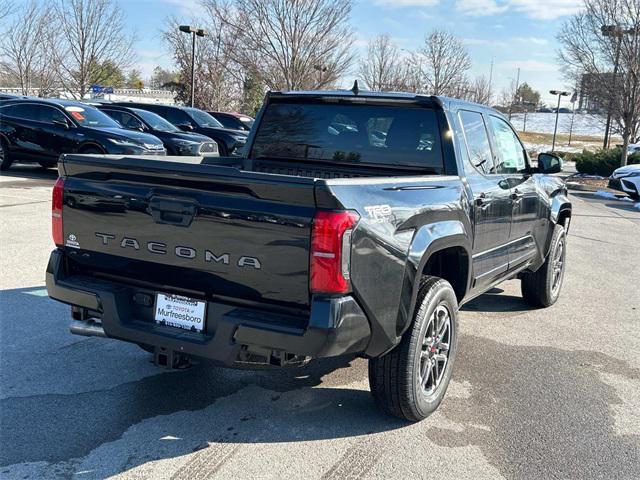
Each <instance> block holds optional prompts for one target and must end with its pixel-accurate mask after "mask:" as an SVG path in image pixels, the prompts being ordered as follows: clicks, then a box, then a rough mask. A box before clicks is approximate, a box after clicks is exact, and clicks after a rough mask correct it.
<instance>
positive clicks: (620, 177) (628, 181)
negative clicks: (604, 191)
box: [609, 164, 640, 201]
mask: <svg viewBox="0 0 640 480" xmlns="http://www.w3.org/2000/svg"><path fill="white" fill-rule="evenodd" d="M609 188H613V189H615V190H620V191H621V192H624V193H626V194H627V195H629V196H630V197H631V198H633V199H634V200H637V201H640V165H638V164H636V165H626V166H624V167H620V168H618V169H616V170H614V172H613V173H612V174H611V176H610V177H609Z"/></svg>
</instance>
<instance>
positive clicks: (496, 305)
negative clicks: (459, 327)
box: [460, 288, 533, 312]
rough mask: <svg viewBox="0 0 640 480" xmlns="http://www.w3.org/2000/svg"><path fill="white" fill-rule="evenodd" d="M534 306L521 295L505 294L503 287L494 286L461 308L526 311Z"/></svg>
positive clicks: (491, 310) (479, 310)
mask: <svg viewBox="0 0 640 480" xmlns="http://www.w3.org/2000/svg"><path fill="white" fill-rule="evenodd" d="M532 308H533V307H531V305H529V304H528V303H526V302H525V301H524V300H523V299H522V297H521V296H515V295H505V294H504V290H502V289H501V288H492V289H491V290H489V291H488V292H487V293H485V294H484V295H481V296H479V297H477V298H474V299H473V300H471V301H470V302H469V303H466V304H465V305H463V306H462V308H461V309H460V310H461V311H462V312H465V311H467V312H525V311H530V310H531V309H532Z"/></svg>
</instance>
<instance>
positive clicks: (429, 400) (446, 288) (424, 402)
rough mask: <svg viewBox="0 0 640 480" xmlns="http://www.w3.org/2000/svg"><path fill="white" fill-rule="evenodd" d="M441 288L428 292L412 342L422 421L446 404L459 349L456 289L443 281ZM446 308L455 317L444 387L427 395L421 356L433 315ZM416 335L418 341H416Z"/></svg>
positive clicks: (415, 392) (414, 389)
mask: <svg viewBox="0 0 640 480" xmlns="http://www.w3.org/2000/svg"><path fill="white" fill-rule="evenodd" d="M437 285H438V286H437V287H436V288H434V289H433V291H432V292H427V294H426V296H425V297H424V299H423V301H422V303H421V305H420V308H419V309H418V312H417V313H416V317H415V322H416V324H415V329H416V330H417V332H414V334H413V335H414V338H413V340H414V341H413V342H411V343H412V344H413V345H412V347H413V348H412V351H411V352H410V355H411V365H412V371H411V375H412V382H413V383H412V393H413V396H414V399H415V402H414V405H415V407H416V409H417V410H418V414H419V416H420V417H426V416H428V415H429V414H431V413H432V412H433V411H434V410H435V409H436V408H438V406H439V405H440V403H441V402H442V399H443V397H444V395H445V393H446V391H447V387H448V386H449V381H450V380H451V374H452V371H453V366H454V363H455V358H456V353H457V349H458V302H457V299H456V297H455V293H454V292H453V289H452V288H451V286H450V285H449V284H448V283H447V282H445V281H443V280H440V281H439V283H438V284H437ZM442 304H443V305H445V306H446V308H447V309H448V310H449V314H450V316H451V341H450V344H449V356H448V360H447V366H446V368H445V372H444V375H443V377H442V380H441V382H440V385H439V386H438V388H437V389H436V391H435V392H434V393H433V394H431V395H427V394H426V393H425V392H424V391H423V389H422V386H421V385H420V353H421V351H422V339H423V338H424V336H425V334H426V329H427V326H428V325H429V319H430V318H431V316H432V315H433V312H434V310H435V309H436V308H437V307H438V306H439V305H442ZM416 335H417V338H416V337H415V336H416Z"/></svg>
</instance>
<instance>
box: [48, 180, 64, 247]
mask: <svg viewBox="0 0 640 480" xmlns="http://www.w3.org/2000/svg"><path fill="white" fill-rule="evenodd" d="M63 191H64V178H62V177H59V178H58V180H57V181H56V184H55V185H54V186H53V195H52V198H51V232H52V234H53V243H55V244H56V245H57V246H58V247H62V246H63V245H64V233H63V231H62V204H63Z"/></svg>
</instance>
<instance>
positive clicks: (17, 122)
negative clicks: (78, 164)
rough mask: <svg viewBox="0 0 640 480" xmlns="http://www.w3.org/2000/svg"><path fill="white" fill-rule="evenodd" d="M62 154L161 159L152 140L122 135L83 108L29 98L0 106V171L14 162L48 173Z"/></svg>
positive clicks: (126, 132) (156, 142) (121, 130)
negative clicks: (37, 165) (155, 157)
mask: <svg viewBox="0 0 640 480" xmlns="http://www.w3.org/2000/svg"><path fill="white" fill-rule="evenodd" d="M63 153H97V154H105V153H109V154H116V155H118V154H119V155H165V154H166V152H165V149H164V146H163V145H162V142H161V141H160V140H159V139H158V138H156V137H154V136H153V135H149V134H148V133H142V132H133V131H131V130H126V129H124V128H122V127H121V126H120V125H119V124H118V123H117V122H115V121H114V120H113V119H112V118H111V117H109V116H108V115H106V114H104V113H102V112H101V111H100V110H98V109H97V108H94V107H92V106H89V105H86V104H84V103H80V102H73V101H68V100H55V99H46V100H45V99H35V98H28V99H27V98H25V99H14V100H5V101H2V102H0V160H1V163H0V169H2V170H7V169H8V168H9V167H10V166H11V163H12V162H14V161H17V160H20V161H27V162H36V163H39V164H40V165H41V166H43V167H45V168H49V167H53V166H55V165H56V164H57V163H58V157H59V156H60V154H63Z"/></svg>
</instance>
